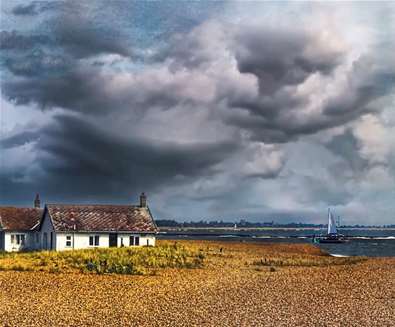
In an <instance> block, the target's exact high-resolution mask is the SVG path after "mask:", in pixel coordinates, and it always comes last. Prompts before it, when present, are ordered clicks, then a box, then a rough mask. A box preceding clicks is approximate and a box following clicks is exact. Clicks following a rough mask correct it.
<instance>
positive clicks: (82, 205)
mask: <svg viewBox="0 0 395 327" xmlns="http://www.w3.org/2000/svg"><path fill="white" fill-rule="evenodd" d="M45 205H46V206H70V207H71V206H73V207H138V208H141V207H140V205H138V204H95V203H94V204H83V203H79V204H71V203H46V204H45Z"/></svg>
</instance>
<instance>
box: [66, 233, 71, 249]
mask: <svg viewBox="0 0 395 327" xmlns="http://www.w3.org/2000/svg"><path fill="white" fill-rule="evenodd" d="M66 247H68V248H69V247H71V235H66Z"/></svg>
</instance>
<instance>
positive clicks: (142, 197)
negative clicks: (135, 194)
mask: <svg viewBox="0 0 395 327" xmlns="http://www.w3.org/2000/svg"><path fill="white" fill-rule="evenodd" d="M140 207H141V208H146V207H147V197H146V195H145V194H144V192H143V193H141V195H140Z"/></svg>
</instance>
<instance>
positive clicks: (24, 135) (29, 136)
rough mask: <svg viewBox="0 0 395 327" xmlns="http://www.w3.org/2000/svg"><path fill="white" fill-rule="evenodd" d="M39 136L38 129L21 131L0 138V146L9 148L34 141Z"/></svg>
mask: <svg viewBox="0 0 395 327" xmlns="http://www.w3.org/2000/svg"><path fill="white" fill-rule="evenodd" d="M39 137H40V133H39V131H35V130H30V131H29V130H26V131H23V132H21V133H18V134H15V135H11V136H9V137H6V138H3V139H2V140H0V146H1V148H3V149H10V148H14V147H17V146H21V145H24V144H27V143H30V142H32V141H36V140H38V138H39Z"/></svg>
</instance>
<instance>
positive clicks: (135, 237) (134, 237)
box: [129, 235, 140, 246]
mask: <svg viewBox="0 0 395 327" xmlns="http://www.w3.org/2000/svg"><path fill="white" fill-rule="evenodd" d="M136 240H138V242H136ZM136 243H138V244H136ZM129 246H140V235H130V236H129Z"/></svg>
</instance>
